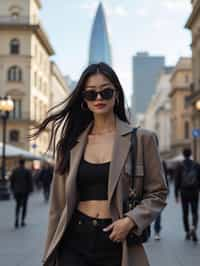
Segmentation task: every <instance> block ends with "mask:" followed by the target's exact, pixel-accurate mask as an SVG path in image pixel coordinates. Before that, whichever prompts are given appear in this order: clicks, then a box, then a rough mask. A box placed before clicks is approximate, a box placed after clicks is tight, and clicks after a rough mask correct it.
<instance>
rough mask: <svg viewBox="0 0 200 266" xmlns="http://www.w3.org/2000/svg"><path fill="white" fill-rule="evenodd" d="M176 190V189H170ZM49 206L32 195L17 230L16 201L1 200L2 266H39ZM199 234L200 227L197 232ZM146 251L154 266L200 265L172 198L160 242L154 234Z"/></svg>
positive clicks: (198, 250) (196, 248) (199, 247)
mask: <svg viewBox="0 0 200 266" xmlns="http://www.w3.org/2000/svg"><path fill="white" fill-rule="evenodd" d="M171 192H173V191H171ZM47 212H48V205H47V204H45V203H44V202H43V197H42V195H41V194H40V193H36V194H34V195H33V196H31V198H30V201H29V212H28V218H27V227H26V228H20V229H18V230H15V229H14V228H13V224H14V221H13V220H14V202H13V200H10V201H7V202H0V213H1V219H0V265H1V266H40V265H41V256H42V253H43V248H44V237H45V232H46V226H47ZM198 233H199V236H200V230H199V231H198ZM145 246H146V250H147V252H148V254H149V258H150V262H151V265H152V266H189V265H193V266H198V265H199V263H200V244H199V243H198V244H196V245H195V244H193V242H186V241H185V240H184V234H183V230H182V221H181V209H180V206H178V205H177V204H176V203H174V200H173V193H171V195H170V198H169V203H168V207H167V208H166V209H165V212H164V215H163V231H162V239H161V241H157V242H155V241H154V240H153V237H152V238H151V240H150V241H149V243H147V244H146V245H145Z"/></svg>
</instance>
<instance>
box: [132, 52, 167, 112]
mask: <svg viewBox="0 0 200 266" xmlns="http://www.w3.org/2000/svg"><path fill="white" fill-rule="evenodd" d="M164 65H165V57H164V56H150V55H149V54H148V53H147V52H139V53H137V54H136V56H134V57H133V97H132V114H133V115H136V114H138V113H144V112H145V111H146V108H147V106H148V104H149V102H150V100H151V97H152V95H153V94H154V92H155V88H156V82H157V80H158V78H159V75H160V73H161V71H162V69H163V67H164Z"/></svg>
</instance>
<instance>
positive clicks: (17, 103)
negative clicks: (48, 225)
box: [9, 100, 22, 120]
mask: <svg viewBox="0 0 200 266" xmlns="http://www.w3.org/2000/svg"><path fill="white" fill-rule="evenodd" d="M13 102H14V109H13V111H12V112H10V116H9V117H10V118H11V119H13V120H17V119H21V118H22V100H13Z"/></svg>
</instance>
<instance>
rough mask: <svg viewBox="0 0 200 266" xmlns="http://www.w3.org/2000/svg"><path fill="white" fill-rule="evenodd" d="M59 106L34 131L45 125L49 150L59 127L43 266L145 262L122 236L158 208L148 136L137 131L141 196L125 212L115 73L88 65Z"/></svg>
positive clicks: (121, 117)
mask: <svg viewBox="0 0 200 266" xmlns="http://www.w3.org/2000/svg"><path fill="white" fill-rule="evenodd" d="M62 105H63V106H57V108H59V110H58V111H57V112H56V113H54V114H50V115H49V117H47V118H46V119H45V120H44V121H43V123H42V124H41V125H40V126H39V127H38V130H37V132H36V133H35V136H37V135H38V134H40V133H41V132H42V131H43V130H44V129H45V128H46V127H47V126H48V125H49V123H52V131H51V141H50V145H51V144H52V142H53V143H55V136H56V133H57V130H58V128H59V127H61V131H60V132H61V136H60V139H59V142H58V144H57V146H56V154H57V156H56V168H55V172H54V177H53V183H52V188H51V202H50V211H49V226H48V234H47V240H46V249H45V254H44V258H43V265H44V266H53V265H57V266H65V265H66V266H87V265H88V266H89V265H91V266H108V265H109V266H147V265H149V264H148V261H147V258H146V255H145V252H144V249H143V247H142V245H133V246H130V247H128V246H127V242H126V237H127V235H128V233H129V231H130V230H135V232H136V233H137V234H140V233H141V231H142V230H143V229H144V228H145V227H146V226H148V225H149V224H150V223H151V222H152V220H153V219H154V218H155V217H156V215H157V214H158V213H159V212H160V210H161V209H162V208H163V207H164V206H165V199H166V194H167V189H166V185H165V182H164V178H163V172H162V166H161V163H160V158H159V154H158V150H157V145H156V137H155V135H154V134H153V133H151V132H148V131H145V130H140V129H139V132H138V134H140V136H141V139H142V141H143V146H144V147H145V150H144V164H140V165H139V167H136V172H137V171H139V172H138V173H136V175H137V176H141V175H145V176H144V180H145V182H144V198H143V200H142V202H141V203H140V204H139V205H137V207H136V208H134V209H133V210H131V211H129V212H127V213H126V214H124V213H123V207H122V205H123V201H126V200H127V198H128V192H129V185H128V182H129V179H130V178H131V176H130V175H131V172H130V169H131V160H130V144H131V143H130V137H131V133H132V127H131V126H130V125H129V122H128V119H127V117H126V114H125V107H124V95H123V90H122V87H121V85H120V82H119V80H118V77H117V75H116V74H115V72H114V71H113V70H112V69H111V68H110V67H109V66H108V65H106V64H105V63H99V64H93V65H90V66H89V67H88V68H87V69H86V70H85V71H84V72H83V74H82V76H81V77H80V80H79V82H78V84H77V86H76V88H75V90H74V91H73V92H72V94H71V95H70V96H69V98H68V99H66V100H65V101H64V102H63V103H62ZM143 168H144V169H143ZM137 169H139V170H137ZM144 170H145V171H144ZM144 172H145V174H144Z"/></svg>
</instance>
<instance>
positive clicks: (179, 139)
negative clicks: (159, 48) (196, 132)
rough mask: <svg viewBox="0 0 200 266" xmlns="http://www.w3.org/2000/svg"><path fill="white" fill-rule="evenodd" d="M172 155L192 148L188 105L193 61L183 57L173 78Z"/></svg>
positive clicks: (171, 100) (171, 99)
mask: <svg viewBox="0 0 200 266" xmlns="http://www.w3.org/2000/svg"><path fill="white" fill-rule="evenodd" d="M170 81H171V91H170V94H169V97H170V102H171V128H172V130H171V155H172V157H176V156H180V155H181V154H182V150H183V149H184V148H188V147H190V146H191V137H192V134H191V108H190V107H187V105H186V101H185V100H186V97H187V96H189V95H190V93H191V90H190V84H191V82H192V60H191V58H189V57H188V58H187V57H181V58H180V59H179V60H178V62H177V64H176V67H175V69H174V72H173V74H172V77H171V80H170Z"/></svg>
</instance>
